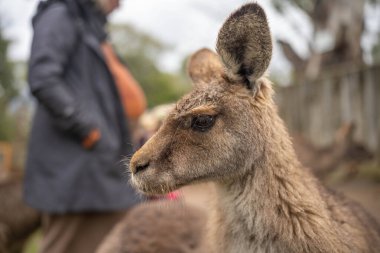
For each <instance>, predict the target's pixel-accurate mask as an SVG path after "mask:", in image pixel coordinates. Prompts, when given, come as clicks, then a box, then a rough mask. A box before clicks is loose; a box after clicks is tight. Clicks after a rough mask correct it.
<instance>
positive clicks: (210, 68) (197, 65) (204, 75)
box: [187, 48, 224, 86]
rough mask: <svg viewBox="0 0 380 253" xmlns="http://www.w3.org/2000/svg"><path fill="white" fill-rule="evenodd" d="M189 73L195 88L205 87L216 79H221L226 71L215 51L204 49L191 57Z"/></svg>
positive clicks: (188, 67)
mask: <svg viewBox="0 0 380 253" xmlns="http://www.w3.org/2000/svg"><path fill="white" fill-rule="evenodd" d="M187 72H188V74H189V76H190V78H191V80H192V81H193V83H194V85H195V86H204V85H208V84H209V83H211V82H212V81H214V80H215V79H221V78H222V75H223V73H224V70H223V65H222V63H221V61H220V59H219V56H218V55H217V54H216V53H214V52H213V51H211V50H209V49H207V48H203V49H200V50H198V51H197V52H196V53H194V54H193V55H192V56H191V58H190V60H189V62H188V66H187Z"/></svg>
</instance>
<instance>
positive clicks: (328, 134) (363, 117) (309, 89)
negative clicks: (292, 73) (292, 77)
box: [275, 65, 380, 158]
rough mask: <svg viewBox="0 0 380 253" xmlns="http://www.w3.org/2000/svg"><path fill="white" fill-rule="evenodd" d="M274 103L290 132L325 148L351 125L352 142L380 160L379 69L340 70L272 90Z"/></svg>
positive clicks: (350, 68)
mask: <svg viewBox="0 0 380 253" xmlns="http://www.w3.org/2000/svg"><path fill="white" fill-rule="evenodd" d="M275 99H276V102H277V104H278V106H279V111H280V114H281V116H282V118H283V119H284V120H285V122H286V123H287V126H288V128H289V129H290V131H292V132H298V133H302V134H304V135H305V136H306V137H308V138H310V139H311V140H312V141H313V142H314V143H315V144H317V145H325V144H328V143H330V142H331V141H332V139H333V136H334V133H335V131H336V130H337V129H338V128H339V127H340V126H341V125H342V124H343V123H349V122H353V123H354V124H355V126H356V130H355V136H354V137H355V140H357V141H360V142H361V143H363V144H364V145H365V146H366V147H368V148H369V149H370V150H371V151H373V152H374V153H375V154H376V156H377V158H380V65H375V66H371V67H362V68H356V69H352V67H350V66H347V67H343V68H342V67H341V68H340V69H334V70H332V71H331V72H330V73H325V74H323V77H321V78H319V79H318V80H316V81H313V82H307V81H305V82H303V83H300V84H297V85H292V86H289V87H276V97H275Z"/></svg>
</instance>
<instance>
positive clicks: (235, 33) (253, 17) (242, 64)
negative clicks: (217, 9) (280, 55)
mask: <svg viewBox="0 0 380 253" xmlns="http://www.w3.org/2000/svg"><path fill="white" fill-rule="evenodd" d="M217 52H218V54H219V55H220V57H221V59H222V61H223V64H224V65H225V67H226V71H227V73H226V74H227V76H228V77H229V78H230V79H231V80H232V81H234V82H242V83H244V84H246V85H247V87H248V88H249V89H252V90H253V91H254V93H255V94H256V93H257V89H258V88H259V87H256V80H257V79H258V78H260V77H261V76H263V75H264V73H265V71H266V70H267V68H268V66H269V63H270V60H271V57H272V39H271V34H270V30H269V26H268V22H267V18H266V15H265V12H264V10H263V9H262V8H261V7H260V6H259V5H258V4H256V3H249V4H246V5H243V6H242V7H241V8H239V9H238V10H237V11H235V12H234V13H233V14H231V16H230V17H229V18H228V19H227V20H226V21H225V23H224V24H223V26H222V28H221V30H220V32H219V35H218V41H217Z"/></svg>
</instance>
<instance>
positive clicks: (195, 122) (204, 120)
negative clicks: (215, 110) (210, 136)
mask: <svg viewBox="0 0 380 253" xmlns="http://www.w3.org/2000/svg"><path fill="white" fill-rule="evenodd" d="M214 123H215V116H211V115H199V116H195V117H193V118H192V120H191V129H193V130H194V131H199V132H206V131H207V130H209V129H210V128H211V127H212V126H213V125H214Z"/></svg>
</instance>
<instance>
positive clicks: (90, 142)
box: [82, 129, 101, 149]
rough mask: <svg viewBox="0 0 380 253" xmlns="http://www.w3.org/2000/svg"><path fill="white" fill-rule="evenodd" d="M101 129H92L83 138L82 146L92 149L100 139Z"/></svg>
mask: <svg viewBox="0 0 380 253" xmlns="http://www.w3.org/2000/svg"><path fill="white" fill-rule="evenodd" d="M100 136H101V134H100V131H99V130H98V129H94V130H92V131H91V132H90V133H89V134H88V135H87V137H86V139H84V140H83V142H82V146H83V147H84V148H85V149H91V148H92V147H93V146H94V145H95V144H96V143H97V142H98V141H99V140H100Z"/></svg>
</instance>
